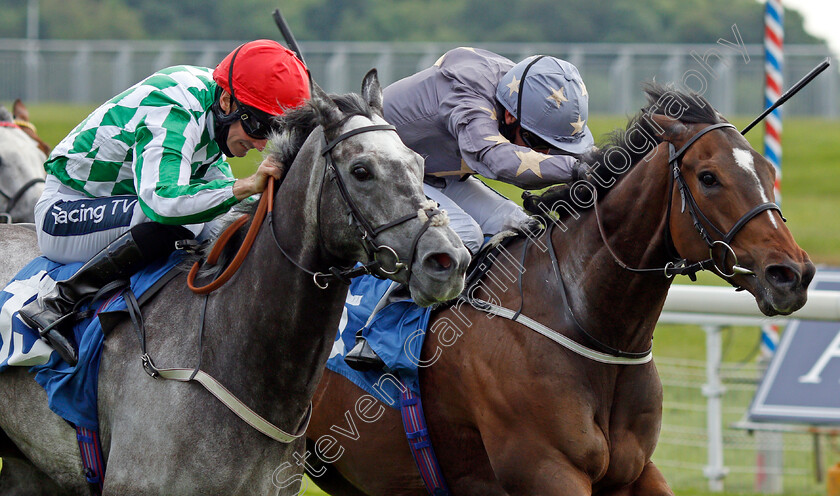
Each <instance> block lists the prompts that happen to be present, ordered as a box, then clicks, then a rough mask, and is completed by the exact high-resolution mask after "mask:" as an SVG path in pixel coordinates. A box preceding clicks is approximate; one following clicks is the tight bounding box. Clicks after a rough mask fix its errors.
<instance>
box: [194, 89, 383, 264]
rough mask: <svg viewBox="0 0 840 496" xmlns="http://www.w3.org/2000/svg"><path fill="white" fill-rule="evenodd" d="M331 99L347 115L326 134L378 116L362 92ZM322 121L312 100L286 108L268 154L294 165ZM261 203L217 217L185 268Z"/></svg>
mask: <svg viewBox="0 0 840 496" xmlns="http://www.w3.org/2000/svg"><path fill="white" fill-rule="evenodd" d="M329 98H330V100H332V101H333V103H335V105H336V106H338V109H339V110H340V111H341V113H342V114H343V115H344V116H343V118H342V119H340V120H339V121H338V122H332V123H330V124H329V125H327V126H325V128H324V132H325V133H326V134H327V135H329V134H331V132H334V131H335V130H337V129H340V128H341V126H343V125H344V123H345V122H347V120H348V119H350V118H351V117H354V116H357V115H358V116H362V117H367V118H368V119H373V117H374V115H376V111H375V110H374V109H373V108H372V107H371V106H370V104H368V103H367V102H366V101H365V99H364V98H362V96H361V95H358V94H356V93H346V94H341V95H337V94H330V95H329ZM323 121H324V116H322V115H321V112H320V111H319V109H318V107H317V106H316V105H315V104H314V103H313V102H312V101H311V100H310V101H308V102H307V103H305V104H304V105H301V106H300V107H296V108H294V109H290V110H287V111H286V112H285V113H284V114H283V115H281V116H279V117H277V118H275V120H274V126H273V127H274V131H273V132H272V133H271V135H270V136H269V139H268V144H267V145H266V149H265V155H266V156H269V157H272V158H274V159H275V160H277V161H279V162H281V163H283V164H285V165H286V167H287V168H288V167H291V166H292V164H293V163H294V162H295V158H296V157H297V155H298V153H299V152H300V150H301V148H303V144H304V143H305V142H306V140H307V138H309V135H311V134H312V132H313V131H314V130H315V128H317V127H318V126H321V125H323ZM287 171H288V169H287ZM279 186H280V185H279V184H275V188H278V187H279ZM258 204H259V202H257V201H247V200H246V201H243V202H241V203H239V204H238V205H236V206H235V207H234V208H232V209H231V210H230V211H229V212H228V213H226V214H224V215H223V216H222V217H220V218H219V219H218V225H217V227H216V229H214V231H215V232H214V233H212V234H211V236H210V238H208V239H207V240H205V241H203V242H202V244H201V246H200V247H199V249H198V250H197V252H196V253H194V254H190V255H188V256H187V257H185V259H184V262H183V263H182V267H185V268H189V267H190V266H192V264H193V263H194V262H196V261H197V260H200V259H203V258H205V257H206V256H207V255H208V254H209V253H210V250H212V249H213V245H214V244H215V243H216V241H217V240H218V238H219V236H220V235H221V234H222V233H223V232H224V231H225V229H227V227H228V226H229V225H230V224H232V223H233V222H234V221H236V219H238V218H239V217H241V216H242V215H243V214H248V215H252V216H253V213H254V211H255V210H256V209H257V206H258ZM248 227H249V224H246V225H245V226H243V227H242V228H241V229H240V230H239V232H238V233H237V234H236V235H235V236H234V237H233V238H231V240H230V242H228V245H227V246H226V248H225V250H224V252H223V253H222V255H221V256H220V258H219V264H222V265H224V264H225V263H226V261H227V259H228V257H229V256H232V254H233V251H234V250H235V249H236V248H238V247H239V245H240V244H241V243H242V240H243V239H244V233H245V232H246V231H247V230H248ZM210 269H213V268H210ZM207 271H209V269H208V270H207ZM207 271H205V270H202V271H200V272H199V276H201V275H204V274H203V273H204V272H207Z"/></svg>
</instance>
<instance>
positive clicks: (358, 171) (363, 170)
mask: <svg viewBox="0 0 840 496" xmlns="http://www.w3.org/2000/svg"><path fill="white" fill-rule="evenodd" d="M350 173H351V174H353V177H355V178H356V179H357V180H359V181H367V180H369V179H371V178H372V177H373V174H371V173H370V171H369V170H367V167H365V166H364V165H355V166H353V170H351V171H350Z"/></svg>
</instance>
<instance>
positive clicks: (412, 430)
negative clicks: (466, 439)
mask: <svg viewBox="0 0 840 496" xmlns="http://www.w3.org/2000/svg"><path fill="white" fill-rule="evenodd" d="M400 413H401V414H402V421H403V428H404V429H405V436H406V438H408V445H409V447H411V455H412V456H413V457H414V463H415V464H416V465H417V469H418V470H419V471H420V477H422V478H423V484H424V485H425V486H426V491H428V492H429V494H431V495H432V496H449V495H450V494H451V493H450V492H449V487H448V486H447V485H446V480H445V479H444V478H443V471H442V470H441V469H440V464H439V463H438V461H437V457H436V456H435V450H434V448H432V440H431V438H429V430H428V429H427V428H426V416H425V415H424V414H423V403H422V402H421V401H420V396H418V395H416V394H414V393H413V392H412V391H411V389H409V388H408V387H406V386H405V385H403V388H402V393H400Z"/></svg>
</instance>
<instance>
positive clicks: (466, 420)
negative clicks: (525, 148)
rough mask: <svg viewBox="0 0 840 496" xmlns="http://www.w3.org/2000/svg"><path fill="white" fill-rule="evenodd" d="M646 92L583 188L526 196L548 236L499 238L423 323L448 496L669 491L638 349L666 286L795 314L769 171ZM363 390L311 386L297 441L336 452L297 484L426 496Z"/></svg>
mask: <svg viewBox="0 0 840 496" xmlns="http://www.w3.org/2000/svg"><path fill="white" fill-rule="evenodd" d="M646 94H647V99H648V101H649V103H648V105H647V106H646V107H645V108H644V109H642V112H641V113H639V114H638V115H637V116H636V117H635V118H633V119H632V120H631V121H630V123H629V125H628V127H627V129H626V130H623V131H616V133H614V134H613V136H612V138H611V140H609V142H608V143H607V144H606V146H603V147H602V148H601V149H600V150H596V151H594V152H592V153H590V154H589V155H588V156H585V157H583V158H582V160H583V161H585V162H586V163H588V164H593V171H592V174H591V177H590V181H589V182H581V183H575V184H573V185H565V186H555V187H554V188H552V189H550V190H548V191H547V192H546V193H544V194H543V195H542V196H528V195H526V196H525V199H526V201H525V206H526V208H528V209H529V210H531V211H532V212H533V213H538V214H541V215H543V216H544V218H545V223H546V225H547V227H548V228H547V229H546V231H545V232H544V233H542V235H540V236H538V237H533V236H532V237H525V238H519V239H517V240H515V241H514V242H512V243H510V244H509V245H508V246H507V247H506V250H507V253H508V256H498V257H496V264H495V265H494V266H493V267H492V268H491V269H490V272H489V273H488V274H487V276H486V277H485V278H484V279H483V280H481V283H480V284H478V285H476V286H474V288H476V289H475V291H472V292H468V293H467V295H468V296H467V297H466V298H463V299H461V300H460V301H459V302H458V304H456V305H453V306H449V307H446V308H441V309H439V310H437V311H434V312H433V313H432V315H431V319H430V324H429V329H430V330H431V331H432V332H427V333H426V337H425V342H424V344H423V351H422V355H421V360H422V362H420V363H421V364H423V365H424V366H421V367H420V371H419V375H420V390H421V397H422V400H423V408H424V410H425V414H426V418H427V421H428V432H429V437H430V438H431V440H432V445H433V447H434V449H435V452H436V455H437V459H438V460H439V463H440V466H441V469H442V472H443V476H444V478H445V480H446V482H447V483H448V487H449V489H450V491H451V494H453V495H459V496H461V495H475V496H478V495H482V496H488V495H529V496H530V495H566V496H578V495H592V494H595V495H601V496H631V495H647V496H660V495H672V494H673V492H672V491H671V489H670V488H669V487H668V484H667V483H666V481H665V479H664V478H663V476H662V474H661V472H660V471H659V470H658V468H657V467H656V466H655V465H654V463H653V462H652V461H651V456H652V455H653V453H654V448H655V447H656V443H657V439H658V436H659V430H660V426H661V419H662V384H661V382H660V379H659V376H658V374H657V370H656V367H655V365H654V361H653V360H651V354H650V349H651V344H652V339H653V332H654V327H655V326H656V322H657V319H658V318H659V315H660V313H661V311H662V307H663V304H664V301H665V297H666V295H667V293H668V288H669V286H670V284H671V281H672V277H673V275H675V274H688V275H693V273H694V272H696V271H697V270H699V269H701V268H705V269H711V270H715V271H716V272H717V273H718V275H719V276H721V277H722V278H723V279H725V280H726V281H728V282H730V283H731V284H733V285H734V286H736V287H738V288H742V289H745V290H747V291H749V292H750V293H752V294H753V295H754V296H755V299H756V302H757V304H758V307H759V308H760V309H761V311H762V312H764V313H765V314H766V315H776V314H789V313H791V312H794V311H795V310H797V309H799V308H800V307H802V305H804V303H805V301H806V298H807V294H806V289H807V287H808V284H809V282H810V281H811V279H812V277H813V275H814V272H815V269H814V266H813V264H812V263H811V262H810V260H809V258H808V256H807V254H806V253H805V252H804V251H803V250H802V249H801V248H800V247H799V246H798V245H797V244H796V242H795V241H794V239H793V236H792V235H791V233H790V231H789V230H788V229H787V227H786V226H785V224H784V223H783V219H782V217H781V213H780V211H779V210H778V207H777V206H776V205H775V204H774V203H772V202H773V198H774V197H773V182H774V174H775V172H774V169H773V167H772V166H771V165H770V163H769V162H768V161H767V160H765V159H764V158H763V157H762V156H761V155H760V154H758V153H757V152H756V151H755V150H753V149H752V148H751V147H750V145H749V143H748V142H747V140H746V139H744V137H743V136H742V135H741V134H740V133H738V131H737V130H736V129H735V128H734V126H732V125H731V124H729V123H727V122H726V121H725V120H724V119H723V117H722V116H721V115H720V114H718V113H717V112H716V111H715V110H714V109H713V108H712V106H711V105H710V104H709V103H708V102H707V101H706V100H705V99H703V98H702V97H700V96H697V95H693V94H686V93H684V92H679V91H676V90H674V89H670V88H668V87H664V86H659V85H653V84H651V85H649V86H647V87H646ZM631 164H632V166H631ZM596 199H597V201H596ZM593 205H594V208H593ZM549 214H550V215H549ZM695 223H696V224H697V226H695ZM726 229H728V230H726ZM511 275H514V276H515V277H511ZM502 283H503V284H502ZM503 286H504V288H503ZM471 303H472V304H471ZM491 305H495V308H496V309H497V310H498V308H499V307H504V308H507V309H509V311H508V312H507V317H509V318H504V314H503V312H502V311H495V312H491V313H486V310H487V308H488V307H490V306H491ZM482 309H483V310H482ZM514 311H518V312H519V315H511V314H514ZM511 317H512V318H515V319H517V320H516V321H513V320H510V318H511ZM526 317H527V319H530V321H528V320H527V319H526ZM534 322H536V323H537V325H533V323H534ZM526 323H530V324H531V325H529V326H526V325H524V324H526ZM540 324H541V325H542V327H540ZM529 327H530V328H529ZM536 328H539V329H541V331H542V332H545V333H546V336H551V337H553V339H552V340H553V341H558V342H559V341H564V342H566V343H567V345H566V346H561V345H560V344H558V343H557V342H552V341H550V340H549V339H547V338H546V337H545V336H543V335H541V334H539V333H538V332H533V330H532V329H536ZM546 328H548V329H546ZM575 347H577V348H584V349H585V350H587V351H585V352H580V350H578V351H572V348H575ZM584 355H585V356H584ZM383 377H386V376H383ZM363 394H364V393H363V392H362V391H361V390H360V389H358V388H356V386H355V385H353V384H352V383H351V382H350V381H348V380H347V379H345V378H344V377H343V376H340V375H338V374H336V373H334V372H331V371H327V373H326V374H324V377H323V378H322V380H321V384H320V385H319V386H318V390H317V392H316V394H315V399H314V406H315V410H314V414H313V417H312V423H311V424H310V428H309V430H308V431H307V436H308V438H309V440H310V444H314V443H315V442H316V441H317V440H319V439H321V438H322V437H323V436H325V435H331V436H333V438H335V439H336V440H338V441H339V442H340V447H341V448H343V450H344V451H341V452H340V453H341V456H340V457H338V453H339V452H338V451H337V448H336V447H333V448H332V449H331V450H330V451H329V452H327V454H328V455H330V456H331V457H332V458H330V459H327V460H322V461H321V465H320V466H319V465H318V464H317V463H315V461H317V460H316V457H314V456H313V457H311V458H312V459H313V460H315V461H313V462H312V469H311V471H310V475H311V476H312V479H313V480H314V481H315V482H316V484H318V485H319V486H320V487H321V488H322V489H324V490H326V491H327V492H328V493H330V494H332V495H334V496H336V495H360V494H367V495H383V496H384V495H417V496H419V495H422V494H427V492H426V490H425V488H424V485H423V481H422V480H421V478H420V474H419V472H418V469H417V467H416V466H415V463H414V460H413V458H412V455H411V453H410V451H409V447H408V443H407V441H406V436H405V433H404V431H403V426H402V420H401V417H400V413H399V412H398V410H395V409H392V408H385V407H383V406H382V404H383V403H390V402H391V398H383V397H382V396H381V395H380V398H378V399H379V400H380V402H381V403H379V404H378V405H375V404H367V403H366V404H365V407H366V409H365V412H366V414H367V420H366V421H357V418H356V416H354V412H356V415H358V412H359V410H358V406H355V409H354V405H355V402H356V401H357V400H358V399H359V398H360V397H362V396H363ZM373 413H376V414H377V415H378V416H379V417H378V418H376V420H375V421H370V417H371V416H372V415H373ZM351 426H352V428H351ZM348 432H352V433H353V436H352V438H349V439H348V437H347V433H348ZM342 434H343V435H342ZM350 439H352V440H353V441H351V440H350ZM314 448H317V446H314ZM314 454H318V451H317V449H316V450H315V453H314ZM319 456H320V455H319ZM322 458H323V457H322ZM327 462H330V463H327Z"/></svg>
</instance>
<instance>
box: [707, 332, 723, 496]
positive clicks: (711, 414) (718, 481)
mask: <svg viewBox="0 0 840 496" xmlns="http://www.w3.org/2000/svg"><path fill="white" fill-rule="evenodd" d="M703 330H704V331H706V384H705V385H704V386H703V396H705V397H706V434H707V436H708V465H706V467H705V468H704V469H703V475H705V476H706V478H707V479H708V480H709V490H710V491H712V492H722V491H723V479H724V477H726V474H727V473H728V472H729V470H728V469H727V468H726V467H725V466H724V465H723V418H722V408H721V397H722V396H723V393H724V392H725V391H726V388H724V387H723V384H722V382H721V379H720V363H721V360H722V346H721V336H720V330H721V326H717V325H705V326H703Z"/></svg>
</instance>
